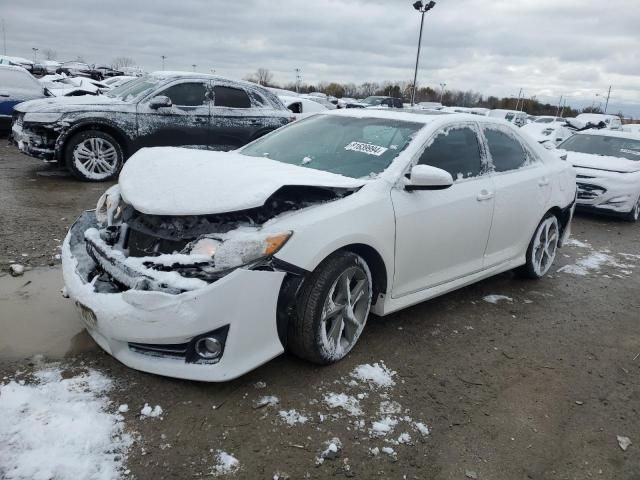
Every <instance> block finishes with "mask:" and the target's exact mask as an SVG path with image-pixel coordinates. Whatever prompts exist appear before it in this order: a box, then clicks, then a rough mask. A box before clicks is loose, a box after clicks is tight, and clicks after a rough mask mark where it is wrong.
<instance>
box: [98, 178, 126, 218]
mask: <svg viewBox="0 0 640 480" xmlns="http://www.w3.org/2000/svg"><path fill="white" fill-rule="evenodd" d="M123 207H124V205H123V201H122V197H121V196H120V187H118V185H114V186H113V187H111V188H109V189H108V190H107V191H106V192H104V193H103V194H102V196H101V197H100V199H99V200H98V204H97V205H96V220H97V221H98V223H100V224H102V225H107V226H109V225H113V224H114V223H117V222H118V221H119V220H120V219H121V217H122V210H123Z"/></svg>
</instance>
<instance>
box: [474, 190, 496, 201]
mask: <svg viewBox="0 0 640 480" xmlns="http://www.w3.org/2000/svg"><path fill="white" fill-rule="evenodd" d="M492 198H493V192H490V191H489V190H480V193H479V194H478V196H477V197H476V199H477V200H478V201H479V202H484V201H485V200H491V199H492Z"/></svg>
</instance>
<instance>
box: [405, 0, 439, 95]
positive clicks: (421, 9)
mask: <svg viewBox="0 0 640 480" xmlns="http://www.w3.org/2000/svg"><path fill="white" fill-rule="evenodd" d="M435 6H436V2H434V1H433V0H431V1H430V2H429V3H427V4H423V3H422V2H421V1H420V0H418V1H417V2H416V3H414V4H413V8H415V9H416V10H417V11H418V12H420V13H421V16H420V36H419V37H418V53H417V55H416V70H415V72H414V74H413V92H412V93H411V106H412V107H413V106H414V105H415V104H416V83H417V81H418V64H419V63H420V46H421V45H422V27H423V26H424V14H425V13H427V12H428V11H429V10H431V9H432V8H433V7H435Z"/></svg>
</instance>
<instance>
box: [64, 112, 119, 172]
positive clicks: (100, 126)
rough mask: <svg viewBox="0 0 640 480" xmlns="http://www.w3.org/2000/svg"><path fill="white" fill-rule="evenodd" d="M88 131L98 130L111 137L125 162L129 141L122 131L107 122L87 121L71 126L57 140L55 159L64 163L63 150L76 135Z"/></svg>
mask: <svg viewBox="0 0 640 480" xmlns="http://www.w3.org/2000/svg"><path fill="white" fill-rule="evenodd" d="M88 130H99V131H101V132H104V133H107V134H109V135H111V136H112V137H113V138H115V139H116V141H117V142H118V143H119V144H120V147H121V148H122V153H123V156H124V159H125V160H126V159H127V158H128V157H129V153H130V140H129V137H128V136H127V134H126V133H124V131H123V130H122V129H120V128H118V127H117V126H115V125H113V124H111V123H109V122H101V121H87V122H82V123H79V124H76V125H74V126H72V127H71V128H70V129H69V130H67V131H66V132H64V134H62V135H61V136H60V137H59V138H58V141H57V142H56V158H57V159H58V161H61V162H64V155H65V150H66V149H67V145H68V144H69V141H70V140H71V139H72V138H73V137H74V136H75V135H76V134H78V133H82V132H86V131H88Z"/></svg>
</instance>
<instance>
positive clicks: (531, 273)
mask: <svg viewBox="0 0 640 480" xmlns="http://www.w3.org/2000/svg"><path fill="white" fill-rule="evenodd" d="M559 241H560V224H559V222H558V217H556V216H555V215H554V214H553V213H547V214H546V215H545V216H544V218H543V219H542V221H541V222H540V224H539V225H538V228H536V231H535V233H534V234H533V238H531V241H530V242H529V247H528V248H527V254H526V255H527V263H525V264H524V265H523V266H521V267H519V268H518V269H517V270H516V272H517V273H518V274H520V275H521V276H523V277H525V278H531V279H534V280H535V279H538V278H542V277H544V276H545V275H546V274H547V272H549V270H550V269H551V266H552V265H553V261H554V259H555V258H556V253H557V251H558V243H559Z"/></svg>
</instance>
